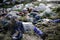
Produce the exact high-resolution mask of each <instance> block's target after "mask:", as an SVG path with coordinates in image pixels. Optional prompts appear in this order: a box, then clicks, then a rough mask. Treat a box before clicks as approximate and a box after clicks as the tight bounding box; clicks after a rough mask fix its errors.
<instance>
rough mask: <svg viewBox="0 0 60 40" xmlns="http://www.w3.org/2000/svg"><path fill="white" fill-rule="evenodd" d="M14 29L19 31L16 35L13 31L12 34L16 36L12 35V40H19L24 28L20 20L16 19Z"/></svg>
mask: <svg viewBox="0 0 60 40" xmlns="http://www.w3.org/2000/svg"><path fill="white" fill-rule="evenodd" d="M14 30H15V33H16V30H17V31H18V32H19V33H18V34H17V35H16V34H15V33H13V35H14V34H15V35H16V36H13V40H21V38H22V36H23V32H24V28H23V24H22V22H20V21H18V22H16V24H15V25H14Z"/></svg>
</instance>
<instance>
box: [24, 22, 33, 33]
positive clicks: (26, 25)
mask: <svg viewBox="0 0 60 40" xmlns="http://www.w3.org/2000/svg"><path fill="white" fill-rule="evenodd" d="M23 27H24V30H25V32H31V31H32V30H33V29H34V25H33V24H32V22H23Z"/></svg>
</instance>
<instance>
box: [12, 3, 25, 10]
mask: <svg viewBox="0 0 60 40" xmlns="http://www.w3.org/2000/svg"><path fill="white" fill-rule="evenodd" d="M23 6H24V5H23V4H19V5H15V6H14V7H12V10H22V8H23Z"/></svg>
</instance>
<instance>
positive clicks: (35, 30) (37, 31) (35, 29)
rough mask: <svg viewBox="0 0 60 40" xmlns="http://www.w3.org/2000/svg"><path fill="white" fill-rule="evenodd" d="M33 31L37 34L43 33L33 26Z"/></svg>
mask: <svg viewBox="0 0 60 40" xmlns="http://www.w3.org/2000/svg"><path fill="white" fill-rule="evenodd" d="M34 32H35V33H36V34H38V35H39V36H41V35H43V32H42V31H41V30H39V29H38V28H37V27H34Z"/></svg>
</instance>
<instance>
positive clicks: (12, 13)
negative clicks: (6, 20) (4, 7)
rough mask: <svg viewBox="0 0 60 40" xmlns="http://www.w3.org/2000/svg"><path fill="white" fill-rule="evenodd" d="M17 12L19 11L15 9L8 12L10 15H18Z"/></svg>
mask: <svg viewBox="0 0 60 40" xmlns="http://www.w3.org/2000/svg"><path fill="white" fill-rule="evenodd" d="M17 13H19V12H17V11H11V12H9V13H8V14H11V15H12V16H16V17H18V15H17Z"/></svg>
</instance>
